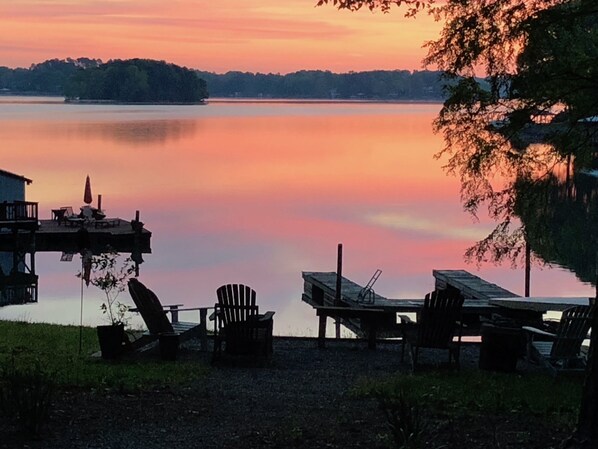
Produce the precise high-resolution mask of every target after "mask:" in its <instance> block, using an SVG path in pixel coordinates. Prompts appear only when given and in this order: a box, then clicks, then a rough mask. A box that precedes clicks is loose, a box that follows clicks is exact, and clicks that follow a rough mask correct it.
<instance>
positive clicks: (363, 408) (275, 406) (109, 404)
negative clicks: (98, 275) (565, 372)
mask: <svg viewBox="0 0 598 449" xmlns="http://www.w3.org/2000/svg"><path fill="white" fill-rule="evenodd" d="M210 355H211V354H209V353H202V352H199V351H197V350H196V346H195V343H193V342H192V343H191V344H189V345H187V346H186V347H185V348H184V349H183V350H182V352H181V356H182V357H200V358H202V359H203V360H205V362H206V364H209V360H210ZM478 356H479V347H478V346H477V345H465V346H464V348H463V350H462V369H463V370H467V369H477V363H478ZM439 357H441V359H442V360H444V359H445V357H446V352H442V353H437V352H436V351H433V350H431V351H424V360H423V361H424V362H425V363H434V361H435V360H436V359H437V358H439ZM408 371H409V367H408V366H407V365H406V364H401V362H400V346H399V345H398V344H381V345H379V347H378V349H377V350H376V351H369V350H368V349H367V348H366V345H365V343H364V342H362V341H355V340H354V341H332V342H330V343H329V344H328V345H327V348H326V349H317V347H316V341H315V340H313V339H281V338H276V339H275V343H274V355H273V357H272V359H271V361H270V362H269V363H267V364H260V365H258V366H256V365H255V364H247V363H246V362H244V363H239V362H238V361H236V360H233V361H231V360H229V361H228V362H221V363H219V364H218V365H217V366H215V367H214V368H213V369H210V370H208V373H207V375H206V376H205V377H202V378H201V380H200V381H198V382H197V383H195V384H192V385H185V386H182V387H176V388H171V389H170V388H169V389H154V390H150V391H144V392H141V393H135V394H130V393H118V392H114V391H81V392H77V391H68V392H61V394H60V395H59V397H58V398H57V400H56V403H55V406H54V408H53V412H52V415H51V417H50V425H49V426H48V430H47V431H46V432H45V433H44V434H43V435H42V436H41V438H40V439H38V440H33V439H31V438H23V437H22V436H19V435H17V434H15V433H14V432H12V431H9V429H8V428H7V427H6V426H4V427H2V424H0V437H1V436H2V433H4V436H3V437H2V438H0V448H17V447H23V448H25V447H27V448H34V449H58V448H61V449H62V448H65V449H66V448H73V449H78V448H81V449H83V448H86V449H125V448H127V449H129V448H131V449H133V448H134V449H137V448H140V449H141V448H143V449H152V448H171V447H173V448H174V447H176V448H206V449H210V448H260V447H264V448H286V447H291V448H306V449H307V448H319V447H322V448H336V447H338V448H345V449H350V448H365V447H367V448H370V449H372V448H374V449H375V448H388V447H389V440H388V437H387V435H388V428H387V425H386V422H385V420H384V417H383V415H382V413H381V412H380V410H379V409H378V406H377V404H376V403H375V402H374V401H373V400H367V399H363V398H359V399H358V398H355V397H354V396H352V395H351V394H349V392H350V390H351V388H352V387H353V386H355V385H356V384H357V383H358V382H360V381H362V380H365V379H376V378H384V377H387V376H389V375H392V374H396V373H397V372H408ZM499 418H500V420H501V426H502V428H503V429H507V430H508V432H510V434H512V436H511V437H509V438H508V441H511V440H512V441H513V443H512V444H511V443H508V441H507V443H508V444H501V445H496V441H495V439H494V436H493V435H494V434H495V433H496V432H495V430H496V426H494V427H492V426H489V425H488V421H487V417H484V418H483V419H478V421H479V422H477V421H476V420H475V419H472V420H471V421H470V422H468V423H467V432H465V431H464V430H463V426H461V424H460V423H455V422H451V421H450V420H447V419H446V418H440V421H439V423H440V424H438V425H437V426H435V430H434V439H435V441H432V442H430V443H429V444H428V445H427V446H426V447H434V448H441V447H442V448H452V447H454V448H460V447H472V448H473V447H479V448H498V447H501V448H502V447H505V448H524V447H525V448H542V449H548V448H550V447H558V446H557V442H558V441H560V440H562V437H563V434H560V433H558V432H556V431H554V430H553V429H550V430H547V427H546V424H545V423H542V422H541V420H540V419H539V418H536V419H535V421H534V418H533V417H529V419H528V420H527V422H526V420H521V419H514V418H513V417H511V418H509V417H507V418H504V419H503V418H502V417H499ZM509 419H511V420H512V422H510V421H509ZM530 420H531V421H530ZM536 421H538V422H536ZM493 439H494V440H493ZM505 441H506V440H505ZM515 442H519V443H518V444H520V445H517V444H515Z"/></svg>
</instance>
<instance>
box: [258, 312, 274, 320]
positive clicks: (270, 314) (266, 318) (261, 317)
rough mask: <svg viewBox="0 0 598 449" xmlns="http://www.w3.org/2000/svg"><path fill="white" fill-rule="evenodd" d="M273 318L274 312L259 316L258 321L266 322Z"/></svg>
mask: <svg viewBox="0 0 598 449" xmlns="http://www.w3.org/2000/svg"><path fill="white" fill-rule="evenodd" d="M273 316H274V312H266V313H264V314H263V315H260V317H259V320H260V321H268V320H271V319H272V317H273Z"/></svg>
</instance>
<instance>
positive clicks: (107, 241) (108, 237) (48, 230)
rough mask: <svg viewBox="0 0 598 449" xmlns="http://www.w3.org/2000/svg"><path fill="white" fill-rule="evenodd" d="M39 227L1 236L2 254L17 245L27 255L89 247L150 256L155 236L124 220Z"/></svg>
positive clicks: (46, 222)
mask: <svg viewBox="0 0 598 449" xmlns="http://www.w3.org/2000/svg"><path fill="white" fill-rule="evenodd" d="M37 223H38V226H37V229H30V230H27V229H20V230H16V231H6V232H0V251H13V250H14V248H15V245H18V246H19V247H20V248H27V251H28V252H38V251H57V252H71V253H77V252H80V251H81V249H82V248H83V247H85V246H87V247H88V248H90V249H92V250H94V251H95V250H98V251H101V250H103V249H105V248H107V247H110V248H112V249H114V250H115V251H118V252H123V253H126V252H140V253H151V236H152V233H151V232H150V231H149V230H147V229H145V228H142V229H138V230H135V229H133V226H132V224H131V221H127V220H123V219H122V218H107V219H104V220H99V221H98V222H97V223H96V222H94V221H91V222H89V223H87V224H85V223H81V224H78V225H76V226H70V225H69V224H68V223H64V222H63V223H60V222H58V221H56V220H39V221H38V222H37ZM98 224H99V225H98Z"/></svg>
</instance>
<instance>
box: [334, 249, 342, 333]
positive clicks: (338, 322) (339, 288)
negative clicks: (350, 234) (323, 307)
mask: <svg viewBox="0 0 598 449" xmlns="http://www.w3.org/2000/svg"><path fill="white" fill-rule="evenodd" d="M342 288H343V244H342V243H339V244H338V251H337V257H336V292H335V294H334V305H335V306H336V307H339V306H340V305H341V292H342ZM334 327H335V336H336V338H341V320H340V318H337V319H336V320H335V321H334Z"/></svg>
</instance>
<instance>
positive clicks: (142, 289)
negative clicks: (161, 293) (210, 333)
mask: <svg viewBox="0 0 598 449" xmlns="http://www.w3.org/2000/svg"><path fill="white" fill-rule="evenodd" d="M128 287H129V293H130V295H131V298H132V299H133V302H134V303H135V306H136V307H135V308H131V309H129V310H130V311H131V312H138V313H139V314H140V315H141V318H143V321H144V322H145V325H146V326H147V329H148V333H147V334H146V335H144V336H143V337H142V339H140V340H143V341H140V342H138V341H135V346H136V347H142V346H144V345H146V344H148V343H151V342H153V341H155V340H156V339H157V338H158V337H159V336H160V335H161V334H172V333H174V334H178V336H179V341H184V340H186V339H189V338H193V337H199V338H200V339H201V346H202V348H205V347H206V346H207V330H206V318H207V310H208V307H192V308H181V306H182V304H168V305H162V304H161V303H160V300H159V299H158V297H157V296H156V294H155V293H154V292H152V291H151V290H150V289H149V288H147V287H146V286H145V285H143V284H142V283H141V282H140V281H139V280H138V279H136V278H131V279H129V282H128ZM192 310H199V315H200V319H199V323H195V322H184V321H179V316H178V314H179V312H185V311H192ZM169 313H170V316H171V319H170V320H169V319H168V316H167V315H168V314H169Z"/></svg>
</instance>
